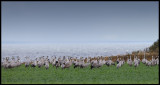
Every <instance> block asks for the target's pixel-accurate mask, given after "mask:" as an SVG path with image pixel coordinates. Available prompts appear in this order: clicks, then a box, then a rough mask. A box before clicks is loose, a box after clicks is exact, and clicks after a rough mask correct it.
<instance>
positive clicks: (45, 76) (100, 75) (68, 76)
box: [1, 63, 159, 84]
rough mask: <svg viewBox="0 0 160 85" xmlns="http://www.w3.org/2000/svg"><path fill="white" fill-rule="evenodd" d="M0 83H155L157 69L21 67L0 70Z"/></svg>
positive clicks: (125, 65) (142, 66)
mask: <svg viewBox="0 0 160 85" xmlns="http://www.w3.org/2000/svg"><path fill="white" fill-rule="evenodd" d="M1 83H2V84H69V83H71V84H158V83H159V66H158V65H156V66H153V67H147V66H145V65H144V64H142V63H141V64H140V66H138V67H137V68H136V69H135V68H134V67H129V66H128V65H127V64H124V65H123V66H122V67H121V68H119V69H117V68H116V66H110V67H108V66H106V65H104V66H103V67H100V68H94V69H92V70H91V69H90V67H87V68H83V69H80V68H76V69H74V68H73V66H72V67H70V68H69V69H64V70H62V69H61V68H58V69H56V68H55V67H54V68H53V67H52V66H51V65H50V67H49V69H48V70H46V69H45V68H44V67H42V68H38V67H36V68H32V67H28V68H25V66H24V65H22V66H20V67H16V68H12V69H4V68H2V69H1Z"/></svg>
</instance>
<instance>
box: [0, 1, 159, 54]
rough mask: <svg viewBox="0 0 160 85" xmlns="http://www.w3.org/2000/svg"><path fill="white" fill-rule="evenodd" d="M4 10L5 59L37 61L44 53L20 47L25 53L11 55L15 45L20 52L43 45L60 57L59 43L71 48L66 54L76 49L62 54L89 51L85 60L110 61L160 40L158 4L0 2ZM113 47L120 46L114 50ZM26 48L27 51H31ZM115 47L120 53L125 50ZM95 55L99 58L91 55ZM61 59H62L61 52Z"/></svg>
mask: <svg viewBox="0 0 160 85" xmlns="http://www.w3.org/2000/svg"><path fill="white" fill-rule="evenodd" d="M1 5H2V6H1V12H2V15H1V16H2V19H1V24H2V26H1V27H2V37H1V38H2V54H3V56H11V55H13V54H14V55H22V53H23V54H25V55H30V56H31V54H33V55H34V56H35V53H37V51H38V48H39V49H40V47H39V46H38V47H34V48H35V49H36V50H35V52H34V53H28V54H27V53H26V49H25V48H23V46H22V47H21V48H23V49H24V50H25V51H24V52H21V53H20V52H18V51H16V53H17V54H15V53H13V54H12V53H8V52H13V51H11V50H10V48H11V47H12V46H11V45H14V46H13V47H14V50H15V49H19V48H18V46H17V45H19V44H23V45H24V46H27V45H29V46H31V47H33V44H34V45H35V44H43V45H44V47H45V46H49V45H51V47H53V49H54V50H53V49H48V50H49V52H50V53H48V54H49V55H50V56H51V55H55V54H56V53H54V52H59V51H58V50H57V49H62V48H63V49H64V48H65V47H63V46H62V47H61V45H58V44H60V43H61V44H67V46H68V48H67V47H66V49H72V50H68V51H64V50H60V51H61V52H64V53H66V52H67V53H68V54H67V55H76V56H82V55H85V53H86V51H87V53H86V55H85V56H89V55H90V56H97V55H104V56H109V55H115V54H125V53H126V52H131V51H133V50H138V49H141V50H143V49H144V48H146V47H149V46H150V45H151V44H153V42H155V41H156V40H157V39H158V38H159V37H158V34H159V32H158V31H159V27H158V18H159V17H158V15H159V14H158V13H159V11H158V10H159V8H158V7H159V4H158V1H148V2H147V1H137V2H136V1H129V2H125V1H122V2H116V1H114V2H111V1H100V2H98V1H95V2H93V1H92V2H86V1H85V2H83V1H76V2H73V1H68V2H64V1H61V2H58V1H46V2H45V1H14V2H12V1H2V4H1ZM82 43H83V45H82ZM93 43H94V44H93ZM100 43H102V44H100ZM114 43H115V44H119V43H121V45H117V47H116V46H115V45H114ZM124 43H126V44H127V45H125V44H124ZM133 43H134V44H133ZM137 43H139V44H137ZM26 44H27V45H26ZM68 44H69V45H68ZM73 44H77V45H73ZM78 44H81V45H78ZM110 44H113V45H110ZM122 44H123V45H122ZM89 45H91V46H89ZM5 46H6V48H5ZM16 46H17V47H16ZM54 46H57V49H55V48H56V47H54ZM76 46H78V47H81V46H82V47H81V48H78V47H76ZM87 46H88V47H87ZM94 46H95V47H94ZM107 46H113V47H107ZM121 46H122V47H121ZM125 46H126V47H125ZM71 47H73V48H71ZM85 47H86V48H85ZM123 47H124V48H123ZM133 47H135V48H134V49H133ZM26 48H27V49H28V50H29V47H26ZM45 48H46V47H45ZM107 48H108V49H111V48H112V49H113V50H112V51H111V50H110V51H109V50H108V49H107ZM116 48H121V51H119V50H116ZM30 49H31V48H30ZM76 49H81V50H80V51H78V52H81V53H78V52H77V50H76ZM82 49H85V50H86V49H87V50H86V51H85V52H83V50H82ZM93 49H94V50H93ZM99 49H100V50H99ZM104 49H105V50H104ZM43 50H44V49H43ZM98 50H99V51H98ZM32 52H33V51H32ZM40 52H41V51H40ZM71 52H75V54H73V53H71ZM104 52H108V53H104ZM114 52H116V53H114ZM94 53H97V54H95V55H91V54H94ZM39 54H40V53H39ZM25 55H23V56H25ZM46 55H47V53H46ZM57 55H58V56H62V54H61V55H60V54H59V53H57ZM63 55H65V54H63Z"/></svg>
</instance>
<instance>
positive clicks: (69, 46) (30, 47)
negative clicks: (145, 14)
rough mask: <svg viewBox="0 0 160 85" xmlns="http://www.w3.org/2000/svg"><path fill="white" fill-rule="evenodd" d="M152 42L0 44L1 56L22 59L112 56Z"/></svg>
mask: <svg viewBox="0 0 160 85" xmlns="http://www.w3.org/2000/svg"><path fill="white" fill-rule="evenodd" d="M152 44H153V42H127V43H124V42H118V43H116V42H113V43H111V42H109V43H54V44H51V43H49V44H2V54H1V56H2V57H1V58H3V57H12V56H15V57H16V56H20V58H21V60H22V61H24V60H25V59H24V57H25V56H30V58H31V59H35V58H36V57H40V56H49V57H51V56H57V57H62V56H72V57H81V56H83V57H88V56H90V57H95V56H112V55H123V54H126V53H131V52H132V51H137V50H144V48H147V47H149V46H151V45H152Z"/></svg>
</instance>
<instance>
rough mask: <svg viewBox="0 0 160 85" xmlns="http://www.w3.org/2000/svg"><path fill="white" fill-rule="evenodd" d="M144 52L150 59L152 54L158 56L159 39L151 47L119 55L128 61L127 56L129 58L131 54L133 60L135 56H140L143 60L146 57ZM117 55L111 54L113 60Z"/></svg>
mask: <svg viewBox="0 0 160 85" xmlns="http://www.w3.org/2000/svg"><path fill="white" fill-rule="evenodd" d="M144 53H145V57H146V58H147V59H148V60H151V59H152V56H153V57H154V58H157V56H159V39H158V40H157V41H155V42H154V43H153V44H152V45H151V46H150V47H147V48H145V49H144V50H138V51H133V52H132V53H127V54H125V55H117V56H118V57H119V58H121V59H124V60H125V61H127V57H128V58H129V56H131V58H132V60H133V59H134V56H138V57H139V58H140V59H141V60H142V59H143V58H144ZM117 56H111V57H112V60H113V61H116V59H117Z"/></svg>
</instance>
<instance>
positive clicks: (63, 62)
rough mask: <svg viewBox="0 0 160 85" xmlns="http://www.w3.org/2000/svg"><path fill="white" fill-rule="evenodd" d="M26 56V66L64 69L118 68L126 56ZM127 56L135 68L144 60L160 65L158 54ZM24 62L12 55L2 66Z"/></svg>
mask: <svg viewBox="0 0 160 85" xmlns="http://www.w3.org/2000/svg"><path fill="white" fill-rule="evenodd" d="M25 58H26V61H25V62H24V63H25V67H26V68H27V67H29V66H31V67H33V68H34V67H38V68H41V67H45V68H46V69H49V66H50V65H51V66H53V67H56V68H59V67H61V68H62V69H65V68H69V67H71V66H72V65H74V68H77V67H79V68H85V67H88V66H90V68H91V69H93V68H99V67H102V66H103V65H107V66H111V65H115V66H116V68H117V69H118V68H120V67H122V65H124V63H125V60H124V58H123V59H121V58H118V56H117V60H116V62H113V61H112V58H111V57H109V59H108V60H106V59H105V57H102V56H101V57H99V56H98V57H94V58H91V57H86V58H83V57H80V58H77V57H65V56H63V58H62V57H59V58H57V57H53V56H52V57H51V58H50V59H49V58H48V56H46V57H44V56H42V57H39V58H36V59H34V60H31V59H30V58H29V57H25ZM127 58H128V59H127V64H128V65H129V66H134V67H135V68H136V67H138V66H139V64H140V62H142V63H143V64H145V65H146V66H155V65H159V56H156V57H155V58H153V56H152V60H147V59H146V58H145V56H144V58H143V59H142V61H141V60H140V59H139V57H136V56H134V59H133V60H132V59H131V56H130V58H129V57H127ZM116 63H117V64H116ZM22 64H23V63H22V62H20V57H19V56H17V59H15V57H13V56H12V58H9V57H6V58H3V61H2V63H1V67H4V68H6V69H7V68H14V67H19V66H21V65H22Z"/></svg>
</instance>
